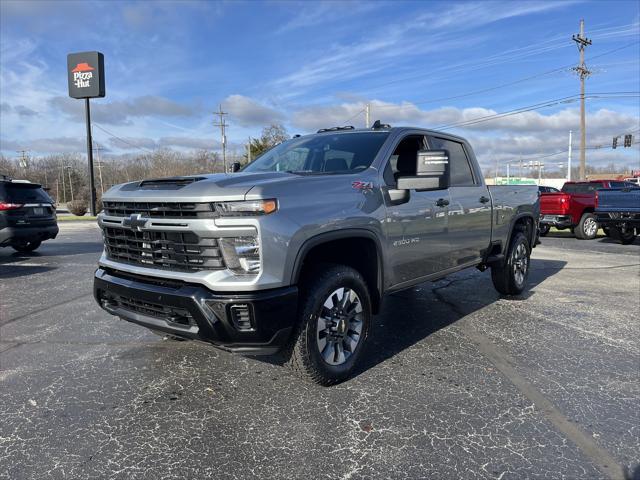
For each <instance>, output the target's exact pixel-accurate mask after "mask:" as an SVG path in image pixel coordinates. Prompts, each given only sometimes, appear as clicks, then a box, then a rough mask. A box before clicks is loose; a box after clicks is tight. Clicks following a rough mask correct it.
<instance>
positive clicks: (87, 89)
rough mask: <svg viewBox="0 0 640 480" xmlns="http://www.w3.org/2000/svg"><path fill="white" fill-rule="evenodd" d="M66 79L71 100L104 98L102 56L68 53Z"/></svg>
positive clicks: (91, 53) (95, 53) (93, 53)
mask: <svg viewBox="0 0 640 480" xmlns="http://www.w3.org/2000/svg"><path fill="white" fill-rule="evenodd" d="M67 77H68V80H69V96H70V97H71V98H96V97H104V96H105V87H104V55H102V54H101V53H100V52H81V53H70V54H69V55H67Z"/></svg>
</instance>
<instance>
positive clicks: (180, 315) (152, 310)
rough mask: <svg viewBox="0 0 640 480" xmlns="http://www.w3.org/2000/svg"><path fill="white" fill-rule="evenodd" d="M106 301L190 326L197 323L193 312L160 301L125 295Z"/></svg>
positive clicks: (115, 296)
mask: <svg viewBox="0 0 640 480" xmlns="http://www.w3.org/2000/svg"><path fill="white" fill-rule="evenodd" d="M105 301H106V302H108V303H109V304H110V305H113V306H116V307H120V308H122V309H123V310H129V311H130V312H135V313H139V314H140V315H145V316H147V317H153V318H160V319H162V320H166V321H168V322H171V323H177V324H180V325H184V326H188V327H190V326H196V325H197V324H196V321H195V320H194V318H193V316H192V315H191V313H189V311H188V310H185V309H184V308H175V307H168V306H165V305H161V304H159V303H152V302H146V301H143V300H139V299H136V298H132V297H127V296H123V295H114V296H111V297H107V298H105Z"/></svg>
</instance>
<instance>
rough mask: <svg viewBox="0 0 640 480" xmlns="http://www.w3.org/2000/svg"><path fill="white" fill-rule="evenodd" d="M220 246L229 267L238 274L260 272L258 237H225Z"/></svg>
mask: <svg viewBox="0 0 640 480" xmlns="http://www.w3.org/2000/svg"><path fill="white" fill-rule="evenodd" d="M220 247H221V249H222V255H223V257H224V261H225V263H226V265H227V268H228V269H229V270H231V271H232V272H234V273H238V274H252V275H255V274H258V273H259V272H260V242H259V241H258V237H223V238H221V239H220Z"/></svg>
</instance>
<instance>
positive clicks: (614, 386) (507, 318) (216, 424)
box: [0, 222, 640, 479]
mask: <svg viewBox="0 0 640 480" xmlns="http://www.w3.org/2000/svg"><path fill="white" fill-rule="evenodd" d="M101 250H102V247H101V244H100V235H99V230H97V228H96V227H95V225H93V224H90V223H84V222H82V223H74V224H66V225H65V224H62V225H61V233H60V236H59V237H58V238H57V239H56V240H55V241H51V242H46V243H45V244H43V246H42V247H41V249H40V250H39V251H38V253H36V254H33V255H22V254H17V253H14V252H13V251H12V250H10V249H2V250H0V303H1V305H2V306H1V307H0V308H1V310H0V477H1V478H11V479H20V478H149V479H155V478H200V477H205V476H211V477H214V478H330V479H337V478H343V479H349V478H354V479H355V478H433V479H440V478H465V479H466V478H468V479H522V478H549V479H552V478H553V479H556V478H567V479H600V478H625V477H626V478H638V477H640V467H639V465H640V454H639V452H640V414H639V413H638V412H639V411H640V409H638V405H639V404H640V347H639V342H638V339H639V338H640V325H639V321H638V312H639V311H640V275H639V274H640V245H639V242H638V240H636V244H634V245H628V246H623V245H618V244H615V243H612V242H610V241H608V239H598V240H594V241H591V242H585V241H579V240H575V239H573V238H567V237H566V236H562V235H556V236H554V235H553V234H552V235H551V236H549V237H547V238H545V239H543V244H542V245H540V246H539V247H538V248H536V250H535V251H534V255H533V260H532V269H533V270H532V274H531V277H530V289H529V291H528V292H527V294H525V295H524V296H523V297H522V298H520V299H505V298H500V297H499V295H498V294H497V293H496V292H495V290H493V288H492V285H491V280H490V274H489V272H484V273H481V272H479V271H477V270H470V271H465V272H460V273H458V274H456V275H452V276H451V277H448V278H447V279H444V280H441V281H438V282H436V283H425V284H423V285H420V286H419V287H417V288H414V289H412V290H409V291H405V292H401V293H397V294H394V295H392V296H389V297H388V298H387V299H386V300H385V303H384V308H383V312H382V313H381V314H380V315H378V316H377V317H376V318H375V322H374V329H373V332H372V337H371V338H370V340H371V341H370V343H369V345H368V351H367V355H366V359H365V362H364V365H363V366H362V368H361V369H360V371H359V372H358V375H356V376H355V377H354V378H353V379H351V380H349V381H348V382H346V383H344V384H341V385H338V386H335V387H331V388H322V387H317V386H314V385H311V384H307V383H305V382H302V381H300V380H298V379H297V378H296V377H294V376H293V375H291V374H290V373H289V371H288V370H286V369H284V368H282V367H279V366H277V365H273V364H271V363H269V362H268V361H265V359H257V358H246V357H241V356H233V355H231V354H228V353H225V352H222V351H218V350H215V349H213V348H211V347H208V346H206V345H204V344H197V343H191V342H171V341H165V340H162V339H161V338H160V337H158V336H156V335H154V334H152V333H150V332H148V331H146V330H144V329H142V328H140V327H137V326H135V325H131V324H128V323H126V322H123V321H119V320H117V319H115V318H114V317H111V316H110V315H108V314H106V313H105V312H103V311H102V310H100V309H99V308H98V307H97V305H96V304H95V302H94V301H93V298H92V296H91V278H92V272H93V270H94V269H95V266H96V261H97V258H98V257H99V255H100V252H101Z"/></svg>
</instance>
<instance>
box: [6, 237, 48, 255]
mask: <svg viewBox="0 0 640 480" xmlns="http://www.w3.org/2000/svg"><path fill="white" fill-rule="evenodd" d="M41 244H42V240H34V241H33V242H26V243H14V244H13V245H11V247H12V248H13V249H14V250H16V251H18V252H22V253H29V252H33V251H34V250H35V249H36V248H38V247H39V246H40V245H41Z"/></svg>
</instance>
